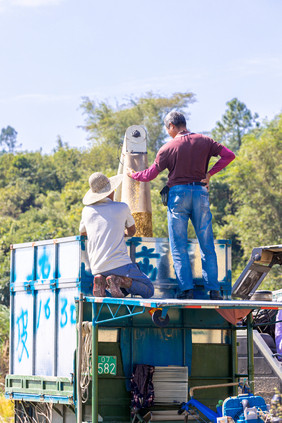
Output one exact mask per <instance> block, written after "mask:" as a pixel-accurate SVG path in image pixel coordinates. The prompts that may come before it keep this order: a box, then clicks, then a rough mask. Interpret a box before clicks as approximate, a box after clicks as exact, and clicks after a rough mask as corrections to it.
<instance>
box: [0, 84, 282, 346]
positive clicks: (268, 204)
mask: <svg viewBox="0 0 282 423" xmlns="http://www.w3.org/2000/svg"><path fill="white" fill-rule="evenodd" d="M193 101H195V96H194V94H193V93H190V92H187V93H175V94H173V95H171V96H170V97H162V96H159V95H154V94H153V93H147V94H146V95H144V96H141V97H139V98H131V99H129V100H128V101H127V102H126V103H125V104H122V105H116V106H115V107H113V106H111V105H110V104H109V103H107V102H104V101H101V102H96V101H93V100H91V99H89V98H83V100H82V104H81V108H82V112H83V114H84V116H85V123H84V126H83V128H84V129H85V131H86V133H87V139H88V141H89V142H90V144H91V146H90V147H87V148H86V147H85V148H84V149H78V148H70V147H69V146H68V145H67V144H66V143H63V142H62V140H61V139H60V137H59V138H58V140H57V145H56V147H55V148H54V151H53V152H52V153H51V154H42V152H40V151H36V152H28V151H16V150H17V149H18V148H19V144H18V142H17V133H16V131H15V130H14V129H13V128H11V127H7V128H6V129H5V128H4V129H2V132H1V135H0V146H2V152H1V151H0V338H2V339H3V336H4V335H5V336H7V334H8V326H7V324H5V323H4V322H6V321H7V307H8V305H9V273H10V264H9V258H10V245H11V244H16V243H22V242H30V241H36V240H44V239H50V238H57V237H65V236H73V235H76V234H78V227H79V221H80V217H81V210H82V207H83V206H82V197H83V195H84V193H85V192H86V191H87V189H88V177H89V175H90V174H91V173H92V172H95V171H101V172H103V173H105V174H106V175H107V176H112V175H114V174H116V172H117V169H118V164H119V157H120V152H121V145H122V142H123V138H124V133H125V130H126V128H127V127H129V126H131V125H135V124H140V125H144V126H145V127H146V128H147V131H148V134H149V143H148V159H149V164H151V163H152V162H153V160H154V158H155V154H156V152H157V151H158V149H159V148H160V146H161V145H162V144H163V142H165V140H166V138H167V134H166V131H165V129H164V125H163V118H164V116H165V115H166V114H167V113H168V112H169V111H170V110H172V109H175V110H179V111H182V112H183V113H184V114H185V115H186V116H189V113H188V112H189V105H190V104H191V103H192V102H193ZM187 123H188V127H189V119H188V122H187ZM189 129H190V130H191V132H193V128H189ZM208 135H210V136H211V137H212V138H213V139H215V140H216V141H218V142H220V143H222V144H224V145H225V146H227V147H228V148H230V149H231V150H233V151H234V152H235V154H236V159H235V160H234V162H232V164H230V165H229V166H228V167H227V168H226V169H225V170H223V171H221V172H220V173H218V174H216V175H214V176H213V177H212V178H211V186H210V202H211V210H212V213H213V221H214V224H213V227H214V235H215V238H217V239H231V240H232V258H233V269H232V270H233V282H235V281H236V279H237V276H239V274H240V272H241V271H242V269H243V268H244V267H245V265H246V262H247V260H248V258H249V257H250V253H251V251H252V249H253V248H254V247H257V246H261V245H272V244H277V243H279V242H280V243H281V213H282V212H281V196H282V190H281V175H282V169H281V166H282V165H281V163H282V151H281V145H282V114H278V115H277V116H276V117H275V118H274V119H273V120H271V121H264V122H262V123H260V122H259V120H258V115H257V114H256V113H254V114H252V113H251V111H250V110H249V109H248V108H247V106H246V105H245V104H244V103H242V102H240V101H239V100H238V99H237V98H234V99H232V100H230V101H229V102H227V103H226V110H225V112H224V114H223V116H222V117H221V119H220V120H219V121H218V122H217V123H216V125H215V128H213V129H212V130H211V131H210V133H209V134H208ZM211 166H212V163H211ZM166 180H167V174H166V173H165V172H163V173H161V174H160V175H159V176H158V177H157V178H156V179H155V180H154V181H152V182H151V198H152V210H153V231H154V236H155V237H167V236H168V234H167V220H166V208H165V207H163V206H162V205H161V203H160V195H159V191H160V190H161V188H162V187H163V186H164V184H165V183H166ZM189 237H190V238H193V237H194V233H193V228H192V225H190V228H189ZM263 287H264V288H265V289H279V288H280V287H281V273H279V269H278V268H274V270H273V271H272V272H271V274H270V275H269V276H268V277H267V278H266V281H265V283H264V285H263ZM1 335H2V336H1Z"/></svg>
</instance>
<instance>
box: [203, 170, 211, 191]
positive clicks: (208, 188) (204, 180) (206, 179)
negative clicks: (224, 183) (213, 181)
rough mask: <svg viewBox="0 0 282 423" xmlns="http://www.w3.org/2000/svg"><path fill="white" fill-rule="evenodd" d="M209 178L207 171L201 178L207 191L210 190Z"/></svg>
mask: <svg viewBox="0 0 282 423" xmlns="http://www.w3.org/2000/svg"><path fill="white" fill-rule="evenodd" d="M210 178H211V175H210V174H209V173H207V174H206V177H205V179H202V180H201V182H203V183H204V184H206V188H207V190H208V191H209V190H210Z"/></svg>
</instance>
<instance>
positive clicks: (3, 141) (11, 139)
mask: <svg viewBox="0 0 282 423" xmlns="http://www.w3.org/2000/svg"><path fill="white" fill-rule="evenodd" d="M17 135H18V133H17V131H16V130H15V129H14V128H12V127H11V126H7V128H2V131H1V134H0V146H1V145H2V147H4V149H5V150H4V151H6V149H8V153H13V152H14V151H15V149H16V148H19V147H21V145H20V144H18V141H17Z"/></svg>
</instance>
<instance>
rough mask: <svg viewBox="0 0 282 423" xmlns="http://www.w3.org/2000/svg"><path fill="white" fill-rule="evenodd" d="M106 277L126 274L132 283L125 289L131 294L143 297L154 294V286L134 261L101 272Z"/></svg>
mask: <svg viewBox="0 0 282 423" xmlns="http://www.w3.org/2000/svg"><path fill="white" fill-rule="evenodd" d="M101 274H102V275H103V276H105V277H107V276H110V275H117V276H126V277H128V278H131V279H132V285H131V287H130V288H127V289H126V291H127V292H128V293H129V294H132V295H140V296H141V297H143V298H150V297H152V296H153V295H154V286H153V284H152V282H151V280H150V279H149V278H148V276H147V275H145V273H143V272H141V270H140V269H139V267H138V266H137V264H136V263H129V264H126V265H124V266H120V267H116V268H115V269H111V270H107V271H106V272H102V273H101Z"/></svg>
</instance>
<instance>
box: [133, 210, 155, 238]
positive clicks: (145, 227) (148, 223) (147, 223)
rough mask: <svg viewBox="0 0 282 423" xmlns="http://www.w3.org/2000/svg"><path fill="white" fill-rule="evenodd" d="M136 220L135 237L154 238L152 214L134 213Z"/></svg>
mask: <svg viewBox="0 0 282 423" xmlns="http://www.w3.org/2000/svg"><path fill="white" fill-rule="evenodd" d="M132 216H133V217H134V220H135V225H136V233H135V236H149V237H152V236H153V225H152V213H148V212H139V213H132Z"/></svg>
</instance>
